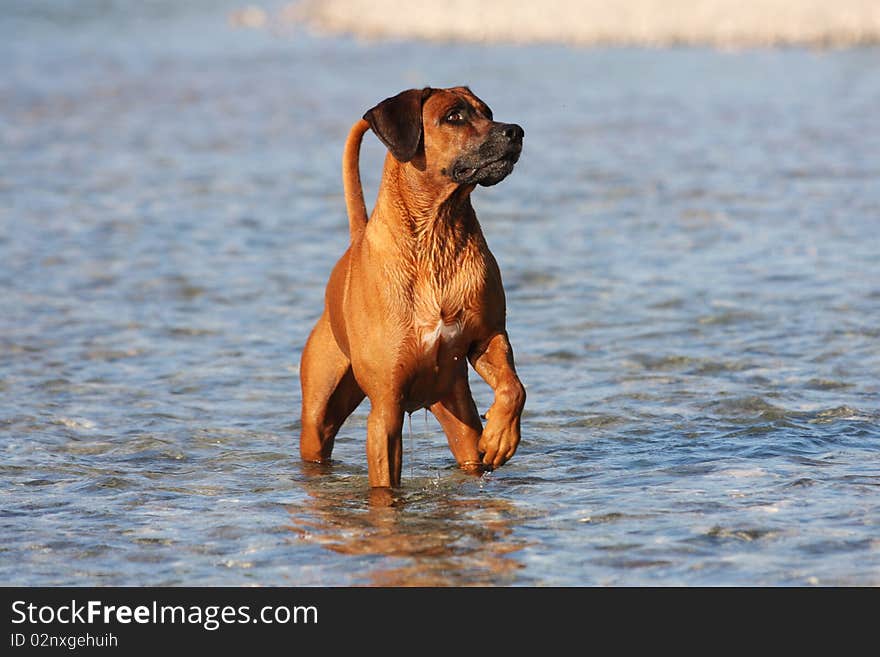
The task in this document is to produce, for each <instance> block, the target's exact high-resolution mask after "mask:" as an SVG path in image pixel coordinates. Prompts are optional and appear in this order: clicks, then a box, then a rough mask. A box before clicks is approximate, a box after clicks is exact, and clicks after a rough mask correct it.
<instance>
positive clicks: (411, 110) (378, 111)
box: [364, 87, 431, 162]
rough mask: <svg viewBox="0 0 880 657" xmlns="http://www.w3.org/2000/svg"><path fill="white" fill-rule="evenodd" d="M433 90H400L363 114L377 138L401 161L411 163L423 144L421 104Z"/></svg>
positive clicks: (427, 88)
mask: <svg viewBox="0 0 880 657" xmlns="http://www.w3.org/2000/svg"><path fill="white" fill-rule="evenodd" d="M430 93H431V89H430V87H425V88H424V89H409V90H407V91H401V92H400V93H399V94H397V95H396V96H392V97H391V98H386V99H385V100H383V101H382V102H381V103H379V104H378V105H376V106H375V107H374V108H372V109H370V110H368V111H367V113H366V114H364V120H365V121H366V122H367V123H369V124H370V128H372V129H373V132H375V133H376V136H377V137H378V138H379V139H380V140H381V142H382V143H383V144H385V146H386V147H387V148H388V150H389V151H390V152H391V154H392V155H393V156H394V157H395V159H397V160H398V161H400V162H409V161H410V160H411V159H413V158H414V157H415V155H416V153H417V152H418V150H419V144H421V142H422V104H423V103H424V102H425V99H426V98H427V97H428V96H429V95H430Z"/></svg>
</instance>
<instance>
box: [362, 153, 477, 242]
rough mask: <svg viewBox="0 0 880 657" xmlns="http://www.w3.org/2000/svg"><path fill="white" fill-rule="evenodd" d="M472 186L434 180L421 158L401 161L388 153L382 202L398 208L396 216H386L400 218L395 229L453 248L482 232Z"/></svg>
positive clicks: (396, 220)
mask: <svg viewBox="0 0 880 657" xmlns="http://www.w3.org/2000/svg"><path fill="white" fill-rule="evenodd" d="M473 189H474V186H473V185H456V184H453V183H450V182H449V181H446V180H441V181H439V182H438V181H434V180H431V179H430V177H429V176H428V175H427V174H426V173H425V171H424V167H423V166H419V163H418V162H413V163H401V162H398V161H397V160H395V159H394V158H393V157H390V156H389V157H388V159H387V160H386V163H385V170H384V172H383V182H382V186H381V187H380V190H379V201H380V204H382V202H383V201H385V202H389V203H390V205H391V206H392V207H395V208H396V209H397V210H398V212H397V213H396V215H397V216H396V217H386V218H384V219H385V220H386V221H394V222H399V225H398V226H395V228H396V230H399V231H401V232H402V233H403V234H408V235H409V236H411V237H412V238H413V239H414V240H415V241H416V242H419V243H423V242H425V241H429V242H433V241H438V240H439V241H441V242H448V243H449V246H451V247H453V248H454V247H455V245H456V244H457V243H459V242H461V241H466V240H467V239H468V237H470V236H472V235H475V234H478V233H479V232H480V227H479V223H478V222H477V216H476V213H475V212H474V208H473V206H472V205H471V192H472V191H473ZM383 196H385V198H384V199H383V198H382V197H383ZM386 207H387V206H386Z"/></svg>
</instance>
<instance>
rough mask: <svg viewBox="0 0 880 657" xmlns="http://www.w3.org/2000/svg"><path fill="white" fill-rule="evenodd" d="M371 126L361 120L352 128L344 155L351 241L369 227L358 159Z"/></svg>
mask: <svg viewBox="0 0 880 657" xmlns="http://www.w3.org/2000/svg"><path fill="white" fill-rule="evenodd" d="M369 129H370V124H369V123H367V122H366V121H364V120H363V119H360V120H359V121H358V122H357V123H355V124H354V125H353V126H352V127H351V131H350V132H349V133H348V139H346V140H345V150H344V151H343V153H342V189H343V191H344V192H345V209H346V210H347V211H348V230H349V232H350V233H351V239H352V240H354V238H355V237H356V236H357V235H359V234H360V233H361V232H363V230H364V228H366V227H367V206H366V205H365V204H364V190H363V187H361V172H360V166H359V164H358V159H359V157H360V153H361V141H362V140H363V138H364V133H365V132H366V131H367V130H369Z"/></svg>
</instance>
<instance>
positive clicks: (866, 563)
mask: <svg viewBox="0 0 880 657" xmlns="http://www.w3.org/2000/svg"><path fill="white" fill-rule="evenodd" d="M98 6H100V7H106V6H107V5H106V3H91V2H89V3H77V5H76V8H75V9H72V7H74V5H71V4H70V3H55V4H50V3H46V2H41V3H29V4H28V8H25V9H21V10H17V11H18V13H16V11H15V10H10V15H9V16H7V18H8V20H5V22H4V23H3V24H2V26H0V57H2V60H3V61H4V62H5V66H4V71H3V73H2V74H0V142H2V151H3V157H2V159H0V290H2V294H3V300H4V303H3V307H4V311H3V313H2V314H0V400H2V404H0V450H2V454H3V458H2V461H0V475H2V478H0V582H2V583H3V584H7V585H58V584H76V585H85V584H99V585H101V584H107V585H111V584H128V585H142V584H151V585H163V584H167V585H200V584H209V585H216V584H232V585H240V584H260V585H364V584H366V585H370V584H375V585H400V584H414V585H462V584H477V585H563V586H569V585H604V584H610V585H679V584H685V585H716V584H725V585H727V584H733V585H753V584H754V585H802V584H823V585H824V584H837V585H851V584H869V585H878V584H880V455H878V454H880V449H878V448H880V403H878V402H880V395H878V373H880V340H878V338H880V329H878V326H880V259H878V256H877V254H878V251H880V231H878V221H880V155H878V154H880V114H878V112H877V107H878V106H880V66H878V63H880V52H878V51H877V50H852V51H829V52H809V51H801V50H782V51H750V52H739V53H730V52H714V51H708V50H706V51H704V50H693V49H682V50H651V51H642V50H625V49H623V50H613V49H611V50H603V49H598V50H572V49H564V48H554V47H545V46H535V47H529V48H515V47H507V46H499V47H494V48H493V47H480V46H456V47H450V46H445V45H421V44H410V43H397V44H361V43H357V42H353V41H348V40H343V39H319V38H314V37H310V36H308V35H305V34H303V33H301V32H297V31H294V32H292V33H287V32H285V33H281V34H278V33H275V32H272V31H267V30H262V31H248V30H234V29H232V28H230V27H229V26H227V24H226V23H225V15H224V13H223V11H221V10H220V9H218V8H217V3H194V4H192V3H190V5H188V7H189V8H188V9H179V8H176V4H175V3H167V6H166V5H163V4H162V3H148V6H147V7H146V8H143V9H139V10H135V9H133V8H132V7H129V8H128V9H126V11H125V12H122V11H116V10H112V9H111V11H110V13H109V14H102V13H100V12H99V11H97V9H96V7H98ZM112 6H113V5H111V7H112ZM41 7H43V8H45V7H50V9H48V10H45V11H42V10H41V9H40V8H41ZM156 7H159V8H163V7H164V9H166V10H167V11H168V12H170V13H168V14H163V13H162V12H161V11H157V10H156ZM209 8H210V9H209ZM93 9H94V11H92V10H93ZM181 12H182V13H181ZM429 83H430V84H433V85H435V86H446V85H451V84H460V83H469V84H470V85H471V86H472V88H473V89H474V90H475V91H476V92H477V93H478V94H479V95H481V96H482V97H483V98H484V99H486V100H487V101H488V102H489V103H490V105H492V107H493V109H494V111H495V114H496V116H498V117H499V118H500V119H502V120H512V121H516V122H518V123H521V124H522V125H523V126H524V127H525V130H526V139H525V151H524V154H523V157H522V159H521V162H520V163H519V164H518V165H517V170H516V171H515V172H514V174H513V175H512V176H511V178H510V179H509V180H507V181H505V182H504V183H503V184H501V185H498V186H497V187H493V188H491V189H480V190H478V191H477V192H476V193H475V205H476V207H477V211H478V214H479V216H480V219H481V222H482V224H483V228H484V232H485V233H486V236H487V239H488V241H489V243H490V246H491V247H492V249H493V251H494V253H495V255H496V257H497V259H498V261H499V263H500V265H501V268H502V272H503V275H504V279H505V285H506V289H507V296H508V326H509V331H510V334H511V339H512V342H513V344H514V348H515V350H516V357H517V363H518V369H519V372H520V375H521V378H522V379H523V381H524V382H525V384H526V386H527V388H528V394H529V397H528V405H527V409H526V413H525V415H524V419H523V433H524V441H523V444H522V446H521V448H520V451H519V452H518V453H517V455H516V457H515V458H514V460H513V461H511V462H510V464H509V465H507V466H505V467H504V468H502V469H500V470H498V471H497V472H494V473H491V474H488V475H486V476H483V477H482V478H473V477H470V476H467V475H465V474H462V473H459V472H458V471H457V470H456V469H455V468H454V467H453V464H452V459H451V456H450V454H449V452H448V449H447V447H446V446H445V439H444V438H443V436H442V433H441V432H440V429H439V426H438V425H437V424H436V422H435V421H434V420H433V418H431V417H426V416H425V414H424V413H423V412H419V413H415V414H414V415H413V416H412V417H411V419H410V420H409V421H408V423H407V426H406V431H405V436H404V450H405V454H404V485H403V488H402V490H401V491H400V500H399V502H398V504H397V505H396V506H394V507H392V508H375V507H371V506H370V505H369V504H368V503H367V494H366V493H367V476H366V463H365V457H364V435H365V419H366V410H367V405H366V404H365V405H364V406H363V407H362V408H360V409H359V410H358V411H357V412H356V413H355V414H354V415H353V416H352V418H351V419H350V421H349V422H348V424H346V426H345V427H344V429H343V430H342V432H341V434H340V437H339V439H338V441H337V442H338V446H337V448H336V452H335V453H334V456H335V457H336V463H335V464H334V465H333V466H331V467H317V466H304V465H302V464H300V462H299V460H298V457H297V446H296V438H297V432H298V413H299V385H298V380H297V364H298V360H299V355H300V353H301V349H302V345H303V343H304V341H305V338H306V336H307V334H308V331H309V330H310V328H311V325H312V324H313V322H314V321H315V319H316V317H317V315H318V313H319V312H320V308H321V304H322V297H323V286H324V283H325V281H326V278H327V275H328V273H329V270H330V267H331V266H332V264H333V262H334V261H335V259H336V258H337V257H338V255H339V254H340V253H341V252H342V250H343V249H344V247H345V244H346V234H347V228H346V219H345V216H344V209H343V200H342V194H341V186H340V180H339V161H340V154H341V147H342V142H343V140H344V138H345V135H346V133H347V129H348V127H349V125H350V124H351V123H352V122H353V121H354V120H355V119H356V118H357V117H358V116H360V114H361V113H362V112H363V110H364V109H366V108H367V107H369V106H371V105H372V104H373V103H375V102H377V101H378V100H381V99H382V98H384V97H385V96H388V95H391V94H393V93H395V92H397V91H399V90H400V89H403V88H406V87H409V86H420V85H423V84H429ZM367 142H368V143H366V144H365V146H364V150H363V155H362V161H363V177H364V181H365V185H366V187H367V196H368V198H372V197H373V195H374V194H375V189H376V185H377V182H378V178H377V176H378V166H379V162H380V158H381V156H382V150H381V148H380V146H379V145H378V143H377V142H376V140H374V139H371V138H368V140H367ZM473 386H474V389H475V395H476V396H477V401H478V405H479V406H480V408H481V409H483V410H485V408H486V407H487V405H488V404H489V403H490V400H491V391H489V390H488V388H486V387H485V385H484V384H482V383H481V382H479V381H478V380H476V379H475V380H474V381H473Z"/></svg>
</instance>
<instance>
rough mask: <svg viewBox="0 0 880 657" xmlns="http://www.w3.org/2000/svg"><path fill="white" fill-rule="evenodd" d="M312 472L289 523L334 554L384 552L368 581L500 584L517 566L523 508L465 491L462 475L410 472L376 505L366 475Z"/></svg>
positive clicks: (376, 583) (387, 583) (378, 583)
mask: <svg viewBox="0 0 880 657" xmlns="http://www.w3.org/2000/svg"><path fill="white" fill-rule="evenodd" d="M308 469H311V468H310V467H309V466H305V467H304V470H308ZM314 470H318V468H314ZM311 474H312V475H313V476H311V477H310V478H309V479H307V480H306V482H305V488H306V490H307V492H308V494H309V496H310V499H309V500H308V501H307V502H305V503H303V504H290V505H288V506H287V507H286V508H287V510H288V512H289V514H290V525H289V526H288V528H289V529H290V530H291V531H292V532H294V534H296V536H297V539H296V540H297V541H303V542H307V543H312V544H318V545H321V546H322V547H324V548H326V549H328V550H332V551H333V552H336V553H338V554H346V555H366V556H369V555H375V556H378V557H387V565H386V566H384V567H383V564H377V563H375V562H372V561H371V562H370V564H369V569H368V571H366V572H364V575H365V576H366V577H368V580H367V581H366V582H365V583H367V584H370V585H373V586H469V585H477V586H487V585H505V584H511V583H513V581H514V580H515V579H516V573H517V571H518V570H519V569H520V568H521V567H522V566H521V564H520V563H519V562H518V561H517V560H516V559H515V558H514V557H513V556H511V555H512V553H514V552H516V551H518V550H520V549H522V548H523V547H525V546H526V543H525V541H523V540H522V539H518V538H515V537H514V532H513V528H514V523H515V521H516V519H517V518H518V517H520V516H521V514H520V513H519V512H518V510H517V509H516V507H515V506H514V505H513V504H511V503H510V502H509V501H507V500H501V499H493V498H490V497H488V496H486V497H484V496H476V497H474V496H466V495H463V494H462V490H461V485H460V484H461V482H462V480H461V479H457V478H455V477H447V478H444V480H435V479H430V478H427V477H423V478H415V479H413V480H411V481H410V482H409V484H408V485H407V487H406V488H405V489H404V490H401V491H398V492H397V494H396V496H395V499H394V502H393V504H391V505H389V506H380V505H376V504H370V503H369V500H368V497H367V495H366V494H365V492H366V488H367V481H366V477H346V478H344V479H340V478H338V477H334V476H333V475H332V474H323V475H321V474H317V473H315V472H312V473H311Z"/></svg>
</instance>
